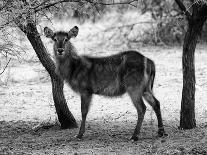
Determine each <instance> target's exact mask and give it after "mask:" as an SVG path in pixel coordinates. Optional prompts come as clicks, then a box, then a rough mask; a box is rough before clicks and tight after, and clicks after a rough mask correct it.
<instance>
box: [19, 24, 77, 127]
mask: <svg viewBox="0 0 207 155" xmlns="http://www.w3.org/2000/svg"><path fill="white" fill-rule="evenodd" d="M18 26H19V28H20V29H21V30H22V31H23V32H24V33H25V34H26V36H27V38H28V40H29V41H30V43H31V45H32V47H33V49H34V51H35V52H36V54H37V56H38V58H39V60H40V62H41V63H42V65H43V66H44V67H45V69H46V70H47V72H48V73H49V75H50V77H51V82H52V93H53V100H54V103H55V108H56V112H57V115H58V120H59V122H60V124H61V128H64V129H65V128H74V127H77V123H76V120H75V118H74V117H73V115H72V113H71V112H70V110H69V109H68V106H67V102H66V100H65V97H64V92H63V86H64V83H63V80H61V78H59V76H58V75H57V74H56V73H55V65H54V62H53V60H52V59H51V58H50V56H49V54H48V53H47V50H46V48H45V47H44V45H43V43H42V40H41V38H40V36H39V33H38V31H37V28H36V25H35V23H33V22H31V21H30V22H29V23H28V24H27V25H26V26H25V27H24V26H23V25H21V24H18Z"/></svg>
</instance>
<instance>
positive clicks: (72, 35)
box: [68, 26, 79, 38]
mask: <svg viewBox="0 0 207 155" xmlns="http://www.w3.org/2000/svg"><path fill="white" fill-rule="evenodd" d="M78 31H79V28H78V27H77V26H74V27H73V28H72V29H70V31H69V32H68V37H69V38H75V37H76V36H77V35H78Z"/></svg>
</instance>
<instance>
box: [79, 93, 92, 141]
mask: <svg viewBox="0 0 207 155" xmlns="http://www.w3.org/2000/svg"><path fill="white" fill-rule="evenodd" d="M91 98H92V94H89V93H84V94H81V113H82V121H81V126H80V129H79V133H78V135H77V136H76V137H77V138H78V139H82V137H83V134H84V133H85V124H86V117H87V114H88V111H89V106H90V102H91Z"/></svg>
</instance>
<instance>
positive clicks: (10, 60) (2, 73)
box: [0, 58, 11, 75]
mask: <svg viewBox="0 0 207 155" xmlns="http://www.w3.org/2000/svg"><path fill="white" fill-rule="evenodd" d="M10 61H11V58H10V59H9V61H8V62H7V63H6V66H5V67H4V69H3V71H2V72H1V73H0V75H1V74H3V73H4V71H5V70H6V68H7V66H8V65H9V62H10Z"/></svg>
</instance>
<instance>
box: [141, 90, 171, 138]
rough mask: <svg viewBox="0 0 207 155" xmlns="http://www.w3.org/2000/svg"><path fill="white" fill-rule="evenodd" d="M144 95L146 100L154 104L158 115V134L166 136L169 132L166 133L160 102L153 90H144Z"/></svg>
mask: <svg viewBox="0 0 207 155" xmlns="http://www.w3.org/2000/svg"><path fill="white" fill-rule="evenodd" d="M143 97H144V98H145V100H146V101H147V102H148V103H149V104H150V105H151V106H152V108H153V110H154V111H155V114H156V116H157V121H158V136H159V137H165V136H167V134H166V133H165V130H164V127H163V122H162V115H161V111H160V102H159V101H158V100H157V99H156V98H155V96H154V95H153V93H152V92H151V91H147V92H144V94H143Z"/></svg>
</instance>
